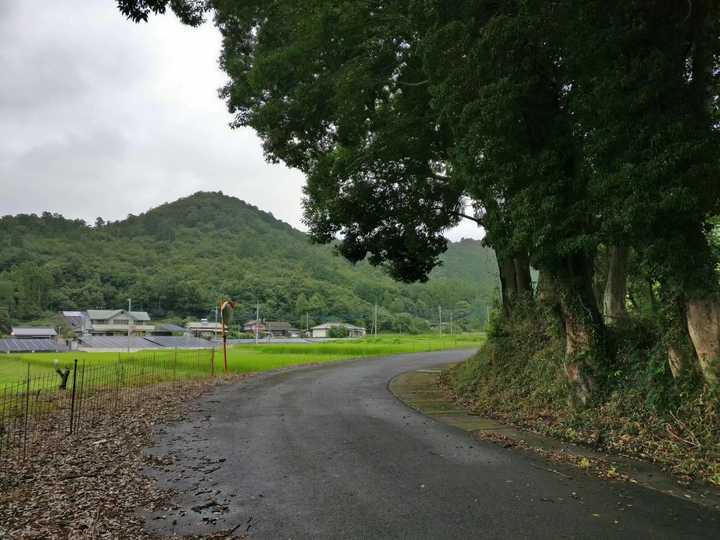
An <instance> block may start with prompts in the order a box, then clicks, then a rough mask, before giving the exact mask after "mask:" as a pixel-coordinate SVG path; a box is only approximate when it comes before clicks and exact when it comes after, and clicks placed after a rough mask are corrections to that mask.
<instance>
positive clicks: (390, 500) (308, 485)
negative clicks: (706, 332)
mask: <svg viewBox="0 0 720 540" xmlns="http://www.w3.org/2000/svg"><path fill="white" fill-rule="evenodd" d="M469 354H470V352H469V351H446V352H437V353H423V354H408V355H401V356H394V357H387V358H381V359H366V360H356V361H350V362H342V363H337V364H330V365H323V366H320V367H313V368H304V369H296V370H289V371H283V372H279V373H272V374H266V375H261V376H258V377H256V378H253V379H250V380H248V381H245V382H243V383H240V384H234V385H229V386H225V387H219V388H218V390H216V391H214V392H213V393H212V394H211V395H208V396H206V397H205V398H203V399H201V400H200V401H199V402H197V403H195V404H194V405H193V412H192V413H191V414H190V415H189V416H188V418H186V419H185V420H184V421H182V422H179V423H177V424H174V425H171V426H166V427H165V428H163V430H162V431H161V434H160V441H159V444H158V446H157V447H156V448H154V449H152V450H151V453H152V454H156V455H158V456H167V455H170V456H172V457H174V464H172V465H167V466H161V465H158V466H156V467H154V468H153V469H151V470H149V471H148V472H149V474H151V475H154V476H155V477H157V478H158V480H159V481H160V482H161V485H164V486H167V487H172V488H174V489H176V490H178V495H177V496H176V498H175V501H174V503H175V504H176V505H177V508H176V509H173V510H170V511H164V512H160V513H156V514H146V515H145V517H146V518H147V519H148V523H149V527H150V529H151V530H152V531H154V532H158V533H163V534H171V533H177V534H181V535H182V534H204V533H209V532H212V531H213V530H219V529H233V528H235V532H236V533H237V534H247V536H248V537H249V538H257V539H273V540H274V539H305V538H313V539H315V538H317V539H325V538H327V539H341V538H358V539H360V538H363V539H364V538H367V539H381V538H407V539H424V538H433V539H434V538H449V539H450V538H451V539H461V538H483V539H486V538H498V539H516V538H553V539H557V538H629V539H630V538H631V539H633V540H638V539H641V538H652V539H661V538H668V539H670V538H672V539H678V538H720V519H719V517H720V516H719V515H718V513H717V512H713V511H710V510H707V509H704V508H701V507H698V506H696V505H694V504H692V503H690V502H685V501H682V500H679V499H676V498H672V497H669V496H666V495H663V494H660V493H657V492H653V491H649V490H645V489H643V488H640V487H637V486H633V485H631V484H626V483H615V482H607V481H601V480H597V479H594V478H591V477H589V476H586V475H585V474H583V473H580V472H571V473H570V474H569V475H567V474H558V473H556V472H553V471H551V470H549V468H548V465H547V464H546V463H545V462H543V461H542V460H540V459H539V458H536V457H533V456H529V455H526V454H525V453H522V452H520V451H516V450H509V449H504V448H502V447H500V446H498V445H494V444H492V443H487V442H481V441H478V440H476V439H474V438H473V437H472V436H471V435H469V434H468V433H466V432H463V431H460V430H458V429H455V428H453V427H451V426H448V425H444V424H440V423H437V422H435V421H433V420H431V419H429V418H427V417H425V416H423V415H422V414H419V413H417V412H415V411H412V410H410V409H408V408H407V407H406V406H405V405H404V404H402V403H400V402H399V401H397V400H396V398H395V397H394V396H393V395H392V394H391V393H390V392H389V391H388V389H387V384H388V382H389V381H390V379H392V378H393V377H394V376H395V375H398V374H400V373H403V372H405V371H408V370H413V369H419V368H423V367H430V366H435V365H439V364H444V363H449V362H457V361H459V360H462V359H464V358H465V357H467V356H468V355H469Z"/></svg>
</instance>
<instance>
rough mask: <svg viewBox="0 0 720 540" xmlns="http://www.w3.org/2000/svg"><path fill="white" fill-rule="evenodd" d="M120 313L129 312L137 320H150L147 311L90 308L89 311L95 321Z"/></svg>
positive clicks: (104, 319) (89, 315)
mask: <svg viewBox="0 0 720 540" xmlns="http://www.w3.org/2000/svg"><path fill="white" fill-rule="evenodd" d="M120 313H128V314H129V315H130V317H132V318H133V319H135V320H136V321H149V320H150V315H148V314H147V311H130V312H128V311H126V310H124V309H88V311H87V314H88V317H90V318H91V319H93V320H94V321H106V320H108V319H111V318H113V317H114V316H115V315H118V314H120Z"/></svg>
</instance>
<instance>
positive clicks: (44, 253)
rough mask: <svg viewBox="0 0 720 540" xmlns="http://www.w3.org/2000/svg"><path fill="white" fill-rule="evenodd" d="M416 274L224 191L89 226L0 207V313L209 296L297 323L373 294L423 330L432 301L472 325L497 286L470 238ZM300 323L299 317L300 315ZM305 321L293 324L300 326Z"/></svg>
mask: <svg viewBox="0 0 720 540" xmlns="http://www.w3.org/2000/svg"><path fill="white" fill-rule="evenodd" d="M444 261H445V264H444V265H443V266H441V267H439V268H437V269H436V270H435V271H434V272H433V274H432V276H431V279H430V280H429V281H428V282H427V283H424V284H410V285H407V284H402V283H397V282H395V281H393V280H392V279H390V278H389V277H388V276H387V275H385V274H384V273H383V272H382V271H381V270H380V269H377V268H373V267H371V266H370V265H368V264H366V263H361V264H358V265H356V266H353V265H351V264H349V263H348V262H347V261H345V260H344V259H342V258H340V257H338V256H335V255H334V253H333V248H332V247H331V246H317V245H312V244H310V243H309V242H308V239H307V237H306V235H305V234H304V233H302V232H300V231H297V230H295V229H293V228H292V227H290V226H289V225H287V224H286V223H283V222H281V221H279V220H277V219H275V218H274V217H273V216H272V214H269V213H267V212H263V211H261V210H259V209H258V208H256V207H254V206H252V205H249V204H247V203H245V202H243V201H240V200H238V199H236V198H233V197H228V196H225V195H223V194H222V193H206V192H200V193H196V194H195V195H192V196H190V197H186V198H183V199H179V200H177V201H175V202H172V203H168V204H164V205H162V206H159V207H157V208H154V209H152V210H150V211H148V212H146V213H144V214H142V215H139V216H132V215H131V216H128V218H127V219H125V220H123V221H117V222H112V223H105V222H103V221H102V220H100V219H98V222H97V223H96V224H95V226H92V227H91V226H88V225H87V224H86V223H85V222H83V221H81V220H68V219H65V218H63V217H62V216H60V215H57V214H50V213H43V214H42V215H41V216H36V215H18V216H6V217H3V218H0V324H4V325H5V326H6V327H7V325H8V322H9V321H8V319H10V320H11V321H13V322H17V321H27V320H36V319H40V318H43V317H48V316H49V314H51V313H53V312H57V311H58V310H63V309H65V310H69V309H87V308H101V307H105V308H110V307H121V306H125V305H126V304H127V299H128V297H132V300H133V307H134V308H137V309H144V310H147V311H149V312H150V313H151V315H152V316H153V317H154V318H167V319H181V318H184V317H200V316H207V315H208V313H210V312H211V310H212V307H213V306H214V303H215V302H216V301H217V299H218V298H220V296H222V295H225V296H228V297H231V298H233V299H236V300H238V301H239V310H238V312H237V317H238V318H240V319H243V318H250V317H252V316H253V315H254V310H255V302H256V300H257V301H259V302H260V303H261V306H262V311H263V316H264V317H266V318H271V319H287V320H290V321H292V322H294V323H296V324H300V322H299V321H300V319H301V318H304V316H305V314H306V313H308V314H309V317H310V323H311V324H312V323H313V322H318V321H324V320H327V319H344V320H347V321H352V322H358V323H367V322H368V321H369V319H370V316H371V313H372V309H373V305H374V304H375V303H376V302H377V303H378V305H379V311H380V323H381V327H382V328H383V329H386V330H399V331H411V330H423V329H427V322H426V321H435V320H437V312H438V310H437V306H442V307H443V310H445V311H446V312H448V311H450V310H452V311H453V314H454V318H455V320H456V321H458V323H459V324H463V325H465V326H466V327H468V328H477V327H478V326H480V325H481V324H482V323H483V322H484V317H485V313H486V306H487V305H488V304H489V303H491V302H492V299H493V298H494V295H495V294H496V289H497V286H498V278H497V271H496V264H495V260H494V255H493V253H492V251H491V250H489V249H487V248H484V247H482V246H481V244H480V242H479V241H476V240H463V241H461V242H458V243H451V244H450V247H449V249H448V252H447V253H446V254H445V257H444ZM303 322H304V321H303ZM303 326H304V325H303Z"/></svg>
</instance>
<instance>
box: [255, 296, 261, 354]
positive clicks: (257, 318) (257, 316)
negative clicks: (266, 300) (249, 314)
mask: <svg viewBox="0 0 720 540" xmlns="http://www.w3.org/2000/svg"><path fill="white" fill-rule="evenodd" d="M259 325H260V302H258V301H255V345H257V343H258V331H259V330H260V329H259V328H258V326H259Z"/></svg>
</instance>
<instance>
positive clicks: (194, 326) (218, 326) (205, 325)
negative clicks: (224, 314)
mask: <svg viewBox="0 0 720 540" xmlns="http://www.w3.org/2000/svg"><path fill="white" fill-rule="evenodd" d="M185 328H188V329H191V330H222V323H219V322H189V323H187V324H186V325H185Z"/></svg>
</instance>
